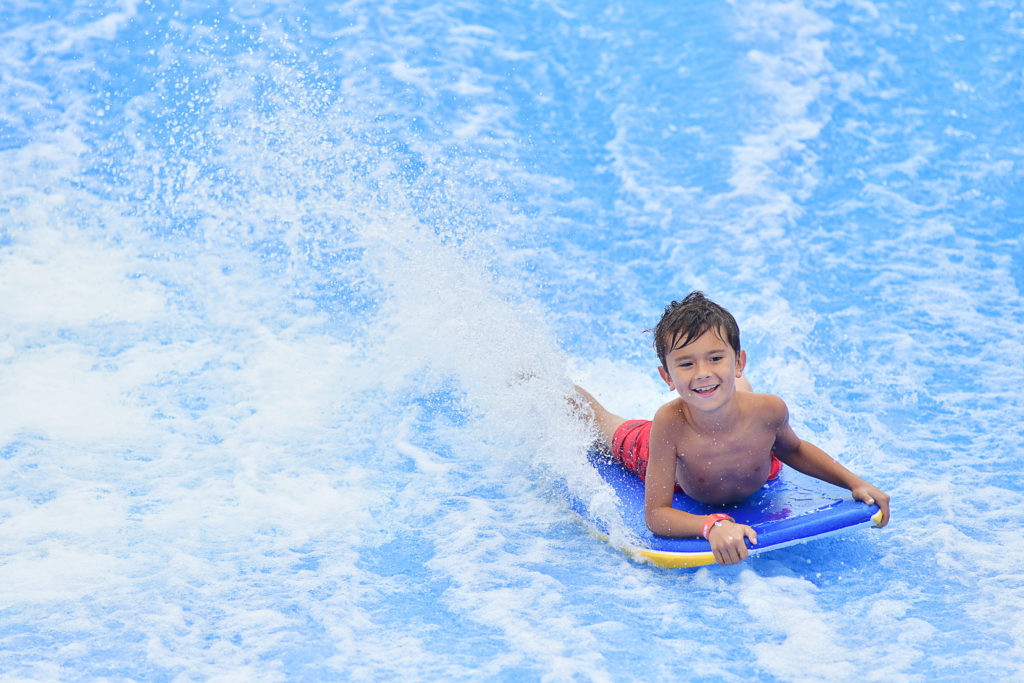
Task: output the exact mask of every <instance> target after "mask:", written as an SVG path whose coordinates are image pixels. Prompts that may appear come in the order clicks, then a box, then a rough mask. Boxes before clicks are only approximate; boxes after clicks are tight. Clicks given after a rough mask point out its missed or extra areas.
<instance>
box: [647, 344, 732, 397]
mask: <svg viewBox="0 0 1024 683" xmlns="http://www.w3.org/2000/svg"><path fill="white" fill-rule="evenodd" d="M724 336H725V335H723V334H721V332H720V330H717V329H710V330H708V331H706V332H705V333H704V334H702V335H700V336H699V337H697V338H696V339H694V340H693V341H691V342H690V343H689V344H687V345H686V346H680V347H677V348H674V349H671V350H669V352H668V353H666V354H665V364H666V365H667V366H668V367H667V368H665V367H661V366H659V367H658V372H660V373H661V378H662V379H663V380H665V383H666V384H668V387H669V389H671V390H673V391H676V392H678V393H679V396H680V398H682V399H683V400H684V401H685V402H686V403H687V404H688V405H690V406H692V407H693V408H696V409H698V410H714V409H716V408H719V407H721V406H722V405H724V404H725V403H726V402H727V401H728V400H729V399H730V398H732V395H733V392H734V391H735V388H736V378H738V377H739V376H740V375H741V374H742V372H743V366H744V365H746V362H747V354H746V353H745V352H744V351H740V352H739V354H738V355H737V354H736V352H735V351H733V349H732V347H731V346H729V343H728V342H726V341H725V340H724V339H723V337H724Z"/></svg>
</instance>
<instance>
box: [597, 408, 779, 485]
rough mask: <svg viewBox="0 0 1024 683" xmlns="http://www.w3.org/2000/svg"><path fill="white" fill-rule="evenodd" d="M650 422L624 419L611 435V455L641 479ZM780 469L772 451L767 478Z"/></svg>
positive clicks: (648, 450)
mask: <svg viewBox="0 0 1024 683" xmlns="http://www.w3.org/2000/svg"><path fill="white" fill-rule="evenodd" d="M651 424H653V423H652V422H651V421H650V420H626V421H625V422H623V423H622V424H621V425H619V428H618V429H616V430H615V435H614V436H613V437H612V455H613V456H614V457H615V459H616V460H618V461H619V462H621V463H622V466H623V467H625V468H626V469H627V470H629V471H630V472H632V473H633V474H635V475H636V476H638V477H640V480H641V481H646V479H647V461H648V460H649V459H650V457H651ZM781 469H782V461H781V460H779V459H778V458H776V457H775V452H774V451H773V452H772V468H771V470H769V472H768V478H769V479H774V478H775V477H777V476H779V471H780V470H781Z"/></svg>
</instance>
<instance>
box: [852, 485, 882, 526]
mask: <svg viewBox="0 0 1024 683" xmlns="http://www.w3.org/2000/svg"><path fill="white" fill-rule="evenodd" d="M850 493H852V494H853V499H854V500H860V501H864V502H865V503H867V504H868V505H877V506H878V509H879V510H881V511H882V521H881V522H879V523H878V524H876V525H875V528H876V529H881V528H882V527H883V526H885V525H886V524H888V523H889V494H888V493H883V492H882V491H879V490H878V489H877V488H875V487H874V486H872V485H871V484H869V483H867V482H864V483H863V484H862V485H860V486H855V487H854V488H853V489H851V490H850Z"/></svg>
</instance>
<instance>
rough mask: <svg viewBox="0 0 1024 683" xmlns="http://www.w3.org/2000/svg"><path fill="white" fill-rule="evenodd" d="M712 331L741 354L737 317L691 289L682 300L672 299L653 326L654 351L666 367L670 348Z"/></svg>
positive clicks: (677, 346)
mask: <svg viewBox="0 0 1024 683" xmlns="http://www.w3.org/2000/svg"><path fill="white" fill-rule="evenodd" d="M708 330H712V331H713V332H714V333H715V334H716V335H718V338H719V339H721V340H722V341H724V342H726V343H727V344H729V346H731V347H732V349H733V351H735V352H736V354H737V355H739V353H740V326H739V325H737V324H736V318H734V317H732V314H731V313H729V311H727V310H725V309H724V308H722V307H721V306H719V305H718V304H716V303H715V302H714V301H711V300H710V299H708V298H707V297H705V296H704V293H703V292H696V291H694V292H690V293H689V294H687V295H686V298H685V299H683V300H682V301H673V302H672V303H670V304H669V305H668V306H666V307H665V313H664V314H663V315H662V316H661V320H659V321H658V326H657V327H655V328H654V350H655V351H657V353H658V360H660V361H661V366H662V367H663V368H668V365H667V364H666V362H665V357H666V356H667V355H668V354H669V352H671V351H672V350H673V349H678V348H680V347H683V346H686V345H687V344H689V343H690V342H692V341H693V340H695V339H697V338H698V337H700V336H701V335H702V334H704V333H705V332H707V331H708Z"/></svg>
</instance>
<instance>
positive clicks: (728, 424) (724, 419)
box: [679, 390, 740, 434]
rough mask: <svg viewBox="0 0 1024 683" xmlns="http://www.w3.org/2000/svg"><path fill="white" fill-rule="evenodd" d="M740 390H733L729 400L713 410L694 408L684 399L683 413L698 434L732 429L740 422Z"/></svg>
mask: <svg viewBox="0 0 1024 683" xmlns="http://www.w3.org/2000/svg"><path fill="white" fill-rule="evenodd" d="M737 395H738V392H737V391H735V390H733V393H732V396H730V397H729V400H728V401H727V402H726V403H725V404H724V405H722V406H721V407H719V408H718V409H717V410H713V411H703V410H694V409H693V407H692V406H690V404H689V403H687V402H686V401H683V399H682V398H680V399H679V400H680V401H683V414H684V415H685V416H686V420H687V422H689V423H690V425H692V427H693V429H694V430H695V431H696V432H697V433H698V434H718V433H721V432H728V431H731V430H732V429H733V428H734V427H735V425H736V423H737V422H739V417H740V408H739V400H738V399H737Z"/></svg>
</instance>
